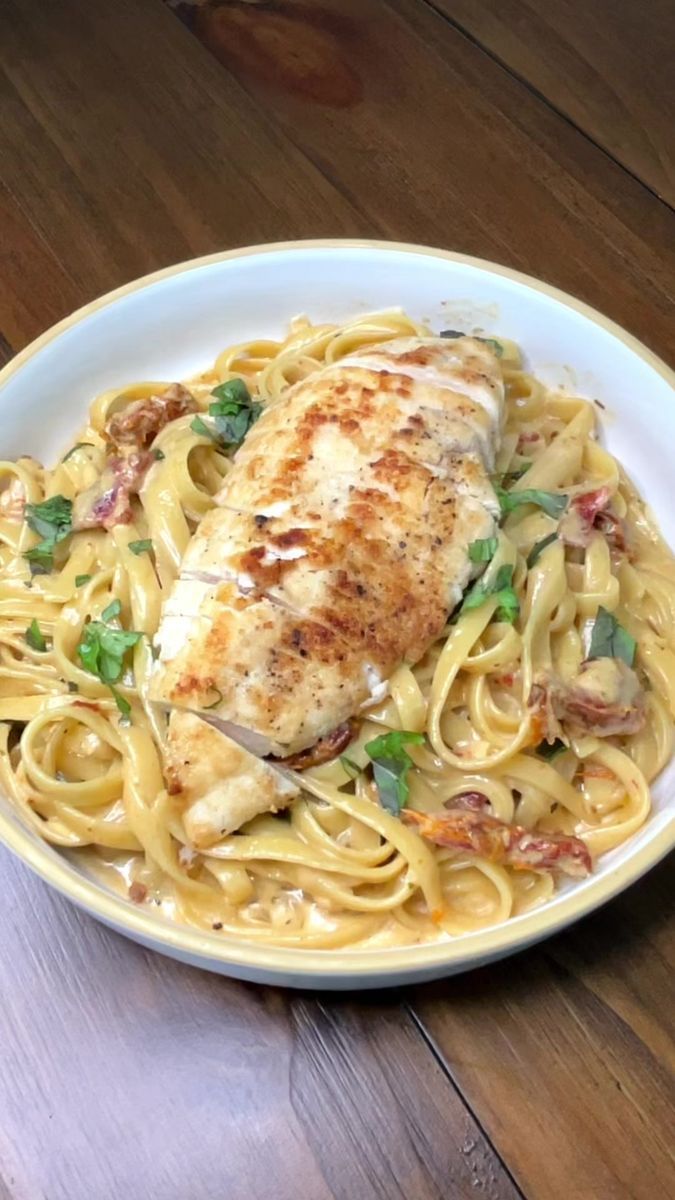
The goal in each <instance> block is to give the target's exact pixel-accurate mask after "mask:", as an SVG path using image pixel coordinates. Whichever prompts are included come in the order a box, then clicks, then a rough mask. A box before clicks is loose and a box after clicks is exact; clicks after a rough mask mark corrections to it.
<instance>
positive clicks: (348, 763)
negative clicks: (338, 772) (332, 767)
mask: <svg viewBox="0 0 675 1200" xmlns="http://www.w3.org/2000/svg"><path fill="white" fill-rule="evenodd" d="M340 766H341V767H342V769H343V770H344V771H345V773H346V774H347V775H348V776H349V778H350V779H358V777H359V775H360V774H361V773H362V770H363V768H362V767H360V766H359V764H358V763H355V762H354V761H353V760H352V759H351V758H347V755H346V754H341V755H340Z"/></svg>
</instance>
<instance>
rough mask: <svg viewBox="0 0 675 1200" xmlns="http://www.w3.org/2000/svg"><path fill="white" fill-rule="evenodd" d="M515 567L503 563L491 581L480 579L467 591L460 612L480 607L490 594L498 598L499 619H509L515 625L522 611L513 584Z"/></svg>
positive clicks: (497, 613) (497, 614)
mask: <svg viewBox="0 0 675 1200" xmlns="http://www.w3.org/2000/svg"><path fill="white" fill-rule="evenodd" d="M512 580H513V567H512V566H511V565H510V564H509V563H503V564H502V566H501V567H500V568H499V570H498V571H497V573H496V575H495V577H494V579H493V580H492V581H491V582H489V583H488V582H486V581H485V579H484V578H483V579H479V581H478V583H475V584H474V585H473V587H472V588H471V591H470V592H467V594H466V596H465V597H464V600H463V602H462V607H461V609H460V612H469V611H470V610H471V609H472V608H480V606H481V604H483V603H484V602H485V601H486V600H487V599H488V598H489V597H490V596H495V597H496V598H497V602H498V607H497V611H496V617H497V620H498V621H508V622H509V624H510V625H513V623H514V621H515V620H516V618H517V617H518V613H519V612H520V604H519V602H518V597H517V595H516V592H515V589H514V588H513V586H512Z"/></svg>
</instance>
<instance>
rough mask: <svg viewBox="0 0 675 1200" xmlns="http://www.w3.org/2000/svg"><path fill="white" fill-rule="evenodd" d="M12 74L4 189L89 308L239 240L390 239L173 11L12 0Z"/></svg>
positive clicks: (126, 2)
mask: <svg viewBox="0 0 675 1200" xmlns="http://www.w3.org/2000/svg"><path fill="white" fill-rule="evenodd" d="M150 61H151V62H152V66H151V68H150V67H149V65H148V64H149V62H150ZM0 68H1V69H2V70H1V71H0V75H1V74H2V72H3V71H4V76H5V78H4V83H2V84H0V106H1V107H2V111H3V121H2V123H1V124H0V158H1V159H2V163H3V177H4V181H5V183H6V186H7V188H8V189H9V191H10V192H11V194H12V197H13V201H14V204H15V206H16V207H18V209H19V210H20V212H21V213H22V214H23V217H24V219H25V221H26V223H27V225H28V227H29V228H30V229H31V230H32V231H33V236H35V237H37V238H39V239H41V240H42V241H43V242H46V243H48V245H49V249H50V252H51V254H52V255H53V256H54V257H55V259H56V260H57V262H58V263H59V264H60V266H61V269H62V271H63V272H65V273H66V274H67V275H68V276H69V277H70V278H71V279H72V280H73V282H74V284H75V285H76V287H77V292H78V302H79V303H84V302H85V301H86V300H88V299H91V298H93V297H94V296H96V295H98V294H100V293H101V292H103V291H106V290H108V289H109V288H111V287H115V286H117V285H118V284H120V283H124V282H126V281H127V280H129V279H132V278H134V277H136V276H138V275H141V274H144V273H145V272H147V271H151V270H153V269H155V268H157V267H159V266H165V265H167V264H168V263H171V262H175V261H179V260H181V259H185V258H190V257H192V256H194V255H197V254H204V253H210V252H212V251H215V250H220V249H224V248H227V247H229V246H233V245H246V244H251V243H255V242H264V241H274V240H277V239H283V238H295V237H301V236H305V237H319V236H328V235H337V236H345V235H356V234H363V233H364V232H366V233H367V232H373V231H374V227H373V226H370V227H369V226H368V224H367V223H366V222H364V220H363V218H362V217H361V216H360V214H359V212H358V209H357V207H356V206H355V205H352V204H351V203H350V201H349V200H347V199H346V198H344V197H343V196H342V195H341V194H340V193H339V191H337V190H336V189H335V188H334V187H333V186H332V185H331V184H330V183H328V182H327V180H325V179H324V177H323V176H322V174H321V172H320V171H319V170H317V168H316V167H314V166H313V165H312V164H311V163H309V162H308V161H307V160H306V159H305V158H304V156H303V155H302V154H301V153H300V152H299V151H297V150H296V149H295V148H294V147H293V146H292V145H290V144H289V143H288V141H287V139H285V138H283V137H282V136H280V135H279V133H278V132H277V131H276V129H275V128H274V126H273V125H272V123H271V122H270V121H269V119H268V118H267V117H266V116H265V115H264V114H262V113H259V112H256V110H255V108H254V106H253V105H252V104H251V102H250V100H248V98H247V97H246V96H245V95H244V93H243V92H242V91H241V89H240V87H239V86H238V84H236V83H235V82H234V81H233V80H230V79H228V78H227V77H226V76H225V75H224V73H223V72H222V71H221V70H219V69H218V66H217V65H216V64H215V63H214V62H213V60H212V59H211V57H210V56H209V55H207V54H205V53H204V51H203V50H202V49H201V48H200V46H199V45H198V44H197V42H196V41H194V39H191V38H190V37H188V36H187V34H186V33H185V30H184V29H183V28H182V27H181V25H180V24H179V23H178V22H177V21H176V20H175V19H174V18H173V17H172V15H171V14H170V13H169V12H168V11H167V10H166V9H165V8H164V6H163V5H162V4H161V2H160V0H156V2H153V0H149V2H148V3H142V4H136V3H133V0H119V2H116V3H115V4H114V5H96V6H92V5H91V4H89V3H87V0H67V2H66V3H61V2H60V0H45V2H44V3H42V4H40V6H39V7H38V6H36V5H35V4H33V3H29V2H28V0H7V3H4V4H3V5H1V6H0ZM45 292H46V293H47V294H46V295H45V296H37V295H36V296H34V300H35V302H38V301H39V302H42V303H44V304H45V311H44V315H43V317H42V324H43V327H44V325H45V324H48V323H49V322H50V321H52V320H54V319H55V317H56V316H60V315H62V307H63V306H62V304H60V303H57V304H54V303H50V297H49V289H48V288H46V289H45ZM51 299H52V300H53V299H54V298H53V297H52V298H51ZM71 306H72V305H71ZM33 333H34V324H33V321H32V320H28V321H26V323H25V328H23V329H22V330H21V331H19V329H17V335H16V336H17V339H18V341H19V342H20V343H23V342H24V341H26V340H27V339H28V338H29V337H31V336H33Z"/></svg>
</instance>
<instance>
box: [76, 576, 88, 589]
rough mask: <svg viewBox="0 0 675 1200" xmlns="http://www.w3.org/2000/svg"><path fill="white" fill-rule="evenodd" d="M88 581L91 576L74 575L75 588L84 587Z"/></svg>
mask: <svg viewBox="0 0 675 1200" xmlns="http://www.w3.org/2000/svg"><path fill="white" fill-rule="evenodd" d="M90 579H91V575H76V576H75V587H84V585H85V583H89V580H90Z"/></svg>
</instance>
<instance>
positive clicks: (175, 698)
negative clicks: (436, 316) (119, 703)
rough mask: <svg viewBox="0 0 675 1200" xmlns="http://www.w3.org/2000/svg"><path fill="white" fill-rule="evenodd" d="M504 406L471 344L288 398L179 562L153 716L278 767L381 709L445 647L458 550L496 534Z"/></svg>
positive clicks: (494, 376) (417, 353)
mask: <svg viewBox="0 0 675 1200" xmlns="http://www.w3.org/2000/svg"><path fill="white" fill-rule="evenodd" d="M502 404H503V381H502V378H501V370H500V367H499V363H498V360H497V358H496V356H495V355H494V354H493V353H492V351H491V350H489V348H487V347H486V346H485V345H483V344H482V343H480V342H478V341H476V339H472V338H462V339H458V340H457V341H453V342H448V341H447V340H443V339H438V338H429V339H401V340H400V341H394V342H390V343H387V344H386V345H383V346H381V347H371V348H369V349H368V353H367V356H365V357H364V355H363V354H362V353H359V354H357V355H353V356H350V357H349V358H347V359H344V360H343V361H342V362H341V363H339V364H337V365H332V366H330V367H328V368H325V369H323V370H321V371H319V372H317V373H316V374H315V375H314V376H311V377H309V378H308V379H306V380H304V381H302V382H301V383H300V384H297V385H295V386H294V387H293V388H291V389H289V391H288V393H287V394H286V396H285V397H284V398H283V399H282V400H281V401H279V402H277V403H275V404H274V405H273V406H272V407H271V408H270V409H269V410H268V411H267V412H266V413H264V414H263V415H262V417H261V418H260V420H259V421H258V423H257V425H256V426H255V427H254V429H253V430H252V431H251V433H250V434H249V436H248V437H247V439H246V442H245V443H244V445H243V447H242V448H241V449H240V450H239V452H238V453H237V455H236V456H235V460H234V466H233V470H232V471H231V472H230V474H229V476H228V477H227V479H226V481H225V483H224V485H223V488H222V490H221V492H220V493H219V495H218V496H217V497H216V502H217V505H218V507H217V508H216V509H214V510H212V511H211V512H210V513H209V514H207V516H206V517H205V519H204V520H203V522H202V523H201V525H200V527H199V529H198V530H197V533H196V534H195V536H194V538H193V540H192V542H191V545H190V546H189V548H188V551H187V554H186V555H185V559H184V562H183V564H182V578H181V580H180V581H179V582H178V584H177V585H176V588H175V590H174V592H173V594H172V596H170V598H169V600H168V602H167V604H166V605H165V610H164V615H163V619H162V623H161V627H160V632H159V642H160V645H161V653H160V660H159V663H158V667H157V673H156V675H155V677H154V679H153V681H152V684H151V696H152V698H153V699H154V700H156V701H160V702H163V703H165V704H168V705H173V706H177V707H179V708H183V709H186V710H190V711H192V712H195V713H201V714H203V715H204V714H206V716H207V718H208V720H209V722H210V723H211V724H212V725H217V726H218V728H219V729H220V730H222V731H223V733H225V734H226V735H228V736H231V737H233V738H234V739H235V740H236V741H237V742H239V743H240V744H242V745H243V746H245V747H247V748H248V749H250V750H252V751H253V752H254V753H256V754H261V755H269V754H271V755H274V756H275V757H279V758H284V757H288V756H291V755H297V754H298V753H301V752H302V751H305V750H307V749H308V748H309V747H311V746H313V745H314V744H315V743H316V742H318V741H319V740H320V739H322V738H326V737H327V736H328V735H330V734H331V733H332V731H334V730H336V729H338V728H339V727H340V726H342V725H344V723H345V722H347V721H348V720H349V719H350V718H351V717H353V716H354V715H355V714H357V713H358V712H359V711H360V710H361V709H362V708H363V707H364V706H367V705H368V704H369V703H372V702H373V700H375V699H379V698H380V697H381V696H382V695H383V694H384V691H385V689H386V682H387V680H388V678H389V677H390V675H391V674H392V673H393V671H394V670H395V669H396V667H397V666H398V665H399V664H400V663H401V662H403V661H405V662H408V663H410V664H414V663H415V662H417V661H419V659H420V658H421V657H422V656H423V655H424V653H425V652H426V650H427V649H428V648H429V646H430V645H431V644H432V643H433V642H434V640H435V639H436V638H438V637H439V636H440V635H441V634H442V632H443V629H444V627H445V624H446V622H447V619H448V615H449V613H450V611H451V610H452V609H453V608H454V606H455V604H456V603H457V601H458V600H459V599H460V597H461V594H462V591H463V589H464V588H465V587H466V585H467V583H468V582H469V580H470V578H471V575H472V573H473V572H474V571H475V568H474V567H473V565H472V564H471V562H470V560H469V556H468V547H469V544H470V543H471V541H473V540H474V539H477V538H485V537H489V536H491V535H492V534H493V533H494V530H495V528H496V518H497V515H498V509H497V504H496V499H495V496H494V492H493V490H492V488H491V485H490V481H489V470H490V469H491V465H492V462H493V460H494V452H495V449H496V447H497V445H498V442H499V438H500V434H501V413H502ZM214 787H216V783H215V782H214Z"/></svg>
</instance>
